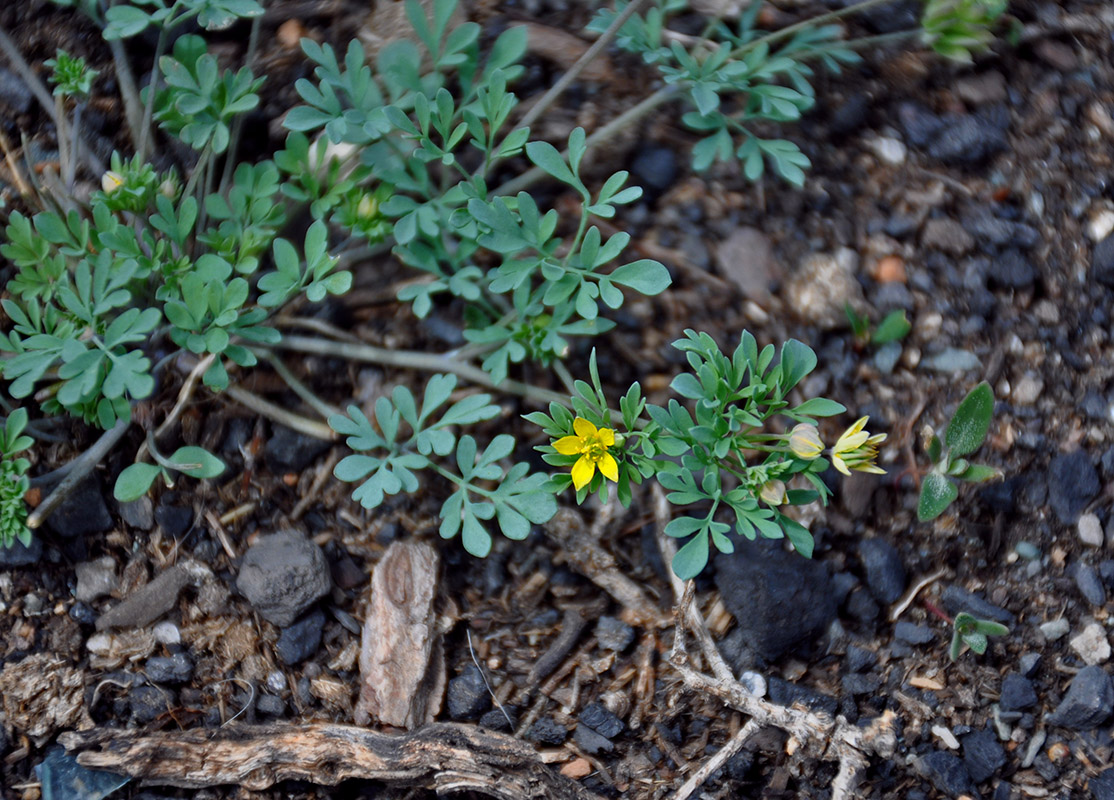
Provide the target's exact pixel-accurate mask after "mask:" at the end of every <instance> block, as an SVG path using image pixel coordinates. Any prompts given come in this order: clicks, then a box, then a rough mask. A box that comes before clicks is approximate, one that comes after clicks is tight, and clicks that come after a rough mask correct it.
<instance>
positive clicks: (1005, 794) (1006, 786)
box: [990, 781, 1013, 800]
mask: <svg viewBox="0 0 1114 800" xmlns="http://www.w3.org/2000/svg"><path fill="white" fill-rule="evenodd" d="M1011 797H1013V786H1011V785H1010V783H1009V781H998V785H997V786H995V787H994V794H993V795H991V797H990V800H1010V798H1011Z"/></svg>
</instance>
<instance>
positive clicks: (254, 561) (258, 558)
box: [236, 531, 332, 628]
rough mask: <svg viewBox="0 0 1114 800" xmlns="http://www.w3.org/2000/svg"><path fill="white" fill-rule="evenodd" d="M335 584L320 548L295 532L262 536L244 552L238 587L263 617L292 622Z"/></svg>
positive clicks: (279, 622)
mask: <svg viewBox="0 0 1114 800" xmlns="http://www.w3.org/2000/svg"><path fill="white" fill-rule="evenodd" d="M331 587H332V579H331V577H330V573H329V563H328V562H327V561H326V560H325V554H324V553H323V552H322V551H321V548H320V547H318V546H317V545H315V544H314V543H313V542H311V541H309V540H308V539H306V538H305V537H304V536H302V535H301V534H299V533H295V532H294V531H282V532H280V533H275V534H272V535H270V536H263V537H260V539H259V541H257V542H256V543H255V544H254V545H252V546H251V547H250V548H249V549H248V551H247V552H246V553H245V554H244V560H243V562H242V564H241V565H240V575H239V577H238V578H237V579H236V588H237V589H239V590H240V592H241V593H242V594H243V595H244V596H245V597H246V598H247V599H248V602H250V603H251V604H252V607H253V608H255V610H256V611H258V612H259V615H260V616H261V617H263V619H265V620H267V621H268V622H270V623H273V624H274V625H277V626H278V627H280V628H285V627H287V626H289V625H290V624H292V623H293V622H294V620H295V619H297V618H298V616H299V615H300V614H301V613H302V612H303V611H305V610H306V609H307V608H309V607H310V606H311V605H312V604H313V603H314V602H315V601H316V600H317V599H318V598H319V597H322V596H323V595H325V594H327V593H328V591H329V589H330V588H331Z"/></svg>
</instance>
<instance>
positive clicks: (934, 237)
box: [921, 217, 975, 257]
mask: <svg viewBox="0 0 1114 800" xmlns="http://www.w3.org/2000/svg"><path fill="white" fill-rule="evenodd" d="M921 245H922V246H924V247H927V248H931V249H933V250H940V251H941V252H944V253H947V254H948V255H950V256H956V257H959V256H962V255H966V254H967V253H969V252H971V248H973V247H974V246H975V240H974V239H973V238H972V237H971V234H969V233H967V231H966V230H965V229H964V227H963V226H962V225H960V224H959V223H958V222H956V221H955V220H954V219H951V218H949V217H940V218H936V219H930V220H928V222H926V223H925V224H924V230H922V231H921Z"/></svg>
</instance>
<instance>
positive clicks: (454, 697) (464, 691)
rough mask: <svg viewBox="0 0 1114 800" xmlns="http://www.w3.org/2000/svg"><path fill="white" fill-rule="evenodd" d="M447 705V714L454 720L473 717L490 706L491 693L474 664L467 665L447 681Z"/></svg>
mask: <svg viewBox="0 0 1114 800" xmlns="http://www.w3.org/2000/svg"><path fill="white" fill-rule="evenodd" d="M447 705H448V709H449V716H450V717H452V718H453V719H456V720H461V719H475V718H476V717H478V716H480V714H482V713H483V712H485V711H487V710H488V709H489V708H490V707H491V693H490V692H489V691H488V688H487V684H486V683H484V676H483V673H482V672H480V670H479V668H478V667H476V665H475V664H469V665H467V666H466V667H465V668H464V671H463V672H461V673H460V675H458V676H457V677H455V678H453V679H452V680H451V681H449V690H448V693H447Z"/></svg>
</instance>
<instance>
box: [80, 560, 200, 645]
mask: <svg viewBox="0 0 1114 800" xmlns="http://www.w3.org/2000/svg"><path fill="white" fill-rule="evenodd" d="M211 580H213V573H212V571H211V570H210V569H209V568H208V567H206V566H205V565H204V564H199V563H198V562H196V561H179V562H178V563H177V564H175V565H174V566H172V567H169V568H167V569H166V570H164V571H163V572H161V573H160V574H159V575H158V576H156V577H155V579H154V580H152V581H151V582H150V583H148V584H145V585H144V586H141V587H139V588H138V589H136V590H135V591H134V592H132V593H131V594H129V595H128V596H127V597H125V598H124V599H123V600H122V601H120V603H119V604H118V605H116V606H114V607H112V608H110V609H109V610H108V611H106V612H105V613H103V614H101V616H100V617H99V618H98V619H97V630H98V631H106V630H110V629H112V628H144V627H146V626H148V625H150V624H151V623H152V622H154V621H155V620H157V619H158V618H159V617H161V616H162V615H163V614H165V613H166V612H168V611H170V609H172V608H174V606H176V605H177V604H178V594H179V593H180V592H181V591H182V589H184V588H185V587H187V586H191V585H192V586H200V585H201V584H202V583H204V582H205V581H211Z"/></svg>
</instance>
